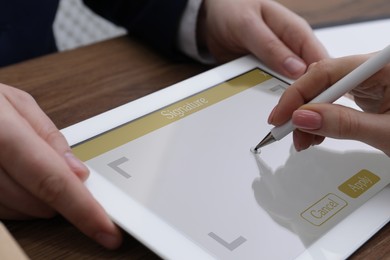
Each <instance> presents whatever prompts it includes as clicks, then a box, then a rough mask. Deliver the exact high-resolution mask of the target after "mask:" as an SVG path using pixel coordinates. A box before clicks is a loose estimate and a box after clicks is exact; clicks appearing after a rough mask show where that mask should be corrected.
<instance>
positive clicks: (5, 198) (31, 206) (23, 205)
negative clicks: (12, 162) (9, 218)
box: [0, 168, 56, 219]
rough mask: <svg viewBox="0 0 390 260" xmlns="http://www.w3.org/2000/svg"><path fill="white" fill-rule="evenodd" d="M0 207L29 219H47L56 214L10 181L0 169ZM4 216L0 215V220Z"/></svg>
mask: <svg viewBox="0 0 390 260" xmlns="http://www.w3.org/2000/svg"><path fill="white" fill-rule="evenodd" d="M0 194H1V196H0V205H1V206H3V207H6V208H7V209H9V210H13V211H15V212H18V213H19V214H21V215H23V216H28V217H29V218H33V217H34V218H49V217H52V216H54V215H55V214H56V212H55V211H54V210H53V209H52V208H51V207H49V206H48V205H46V204H44V203H43V202H42V201H41V200H38V199H37V198H35V197H34V196H32V195H31V194H30V193H29V192H27V191H26V190H25V189H24V188H22V187H21V186H20V185H19V184H17V183H16V182H15V181H14V180H12V179H11V178H10V177H9V176H8V175H7V174H6V173H5V172H4V171H3V169H1V168H0ZM3 217H4V216H3V215H1V214H0V219H1V218H3Z"/></svg>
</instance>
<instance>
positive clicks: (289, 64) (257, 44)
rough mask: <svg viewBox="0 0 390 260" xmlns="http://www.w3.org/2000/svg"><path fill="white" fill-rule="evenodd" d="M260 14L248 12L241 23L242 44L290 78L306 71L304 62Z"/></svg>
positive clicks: (272, 67)
mask: <svg viewBox="0 0 390 260" xmlns="http://www.w3.org/2000/svg"><path fill="white" fill-rule="evenodd" d="M259 12H262V11H261V10H259ZM250 15H251V16H252V17H250ZM261 15H262V14H261V13H255V12H253V13H252V14H248V17H249V18H248V19H247V20H245V22H246V23H245V24H244V25H243V27H245V31H242V35H241V39H242V44H243V45H244V46H246V48H247V49H248V50H249V51H250V52H251V53H253V54H254V55H255V56H257V57H258V58H259V59H260V60H262V61H263V62H264V63H265V64H267V65H268V66H269V67H270V68H271V69H273V70H275V71H277V72H279V73H281V74H283V75H285V76H288V77H291V78H297V77H298V76H300V75H302V74H303V73H304V72H305V71H306V67H307V65H306V63H305V62H304V61H303V60H302V59H301V58H300V57H299V55H298V54H296V53H294V52H293V51H292V50H290V49H289V48H288V46H286V45H285V44H284V43H283V42H282V40H281V39H280V38H279V37H278V36H277V35H276V34H275V33H274V32H273V31H272V29H271V28H270V27H269V26H268V24H266V23H265V21H263V20H262V17H261ZM279 15H280V14H279ZM279 15H278V16H279ZM288 15H289V14H288Z"/></svg>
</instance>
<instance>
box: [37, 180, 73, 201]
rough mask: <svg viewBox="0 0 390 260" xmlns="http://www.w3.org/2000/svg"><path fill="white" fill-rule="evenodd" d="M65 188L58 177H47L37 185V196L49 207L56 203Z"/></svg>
mask: <svg viewBox="0 0 390 260" xmlns="http://www.w3.org/2000/svg"><path fill="white" fill-rule="evenodd" d="M65 188H66V185H65V182H64V181H63V180H62V179H61V177H60V176H59V175H49V176H47V177H45V178H43V179H42V180H41V181H40V182H39V184H38V196H39V197H40V198H41V199H42V200H43V201H44V202H45V203H48V204H50V205H52V204H54V203H55V202H57V201H58V199H59V198H60V197H61V195H62V194H63V193H64V191H65Z"/></svg>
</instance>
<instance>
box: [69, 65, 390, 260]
mask: <svg viewBox="0 0 390 260" xmlns="http://www.w3.org/2000/svg"><path fill="white" fill-rule="evenodd" d="M287 87H288V84H286V83H285V82H283V81H281V80H279V79H277V78H275V77H273V76H272V75H270V74H268V73H266V72H264V71H262V70H261V69H259V68H254V69H251V70H248V71H247V72H245V73H243V74H241V75H237V76H236V77H234V78H231V79H229V80H226V81H225V82H222V83H221V84H218V85H216V86H213V87H210V88H208V89H206V90H203V91H201V92H199V93H196V94H194V95H191V96H189V97H185V98H183V99H182V100H180V101H179V102H175V103H173V104H170V105H168V106H166V107H163V108H161V109H159V110H157V111H154V112H152V113H150V114H147V115H144V116H142V117H140V118H137V119H135V120H132V121H130V122H128V123H126V124H124V125H121V126H119V127H116V128H115V129H112V130H110V131H107V132H105V133H103V134H101V135H98V136H96V137H93V138H91V139H89V140H87V141H84V142H82V143H80V144H77V145H75V146H74V147H73V151H74V153H75V154H76V156H78V157H79V158H80V159H82V160H83V161H85V162H86V164H87V165H88V166H89V167H90V168H92V169H93V170H94V171H96V172H97V173H98V174H100V175H101V176H103V177H104V178H105V179H106V180H107V181H109V182H111V183H112V184H114V185H115V186H116V187H117V188H118V189H120V190H122V191H123V192H124V193H126V194H127V195H128V196H130V197H131V198H133V199H134V200H136V201H138V202H139V203H140V204H142V205H143V206H144V207H145V208H147V209H148V210H150V211H152V212H153V213H154V214H155V215H157V216H158V217H159V218H161V219H163V220H164V221H165V222H166V223H168V224H169V225H170V226H172V227H173V228H174V229H175V230H177V231H178V232H180V233H182V234H184V236H186V237H187V238H188V239H189V240H191V241H193V242H194V243H196V244H197V245H199V246H200V247H202V248H203V249H205V250H206V251H208V252H210V254H211V255H214V256H216V257H217V258H219V259H292V258H296V257H298V256H300V255H301V254H302V253H303V252H304V251H305V250H306V249H307V248H308V247H310V246H311V245H313V244H314V243H315V242H316V241H317V240H318V239H319V238H321V237H322V236H323V235H324V234H326V233H327V232H328V231H329V230H331V229H332V228H333V227H334V226H335V225H336V224H337V223H339V222H340V221H341V220H342V219H344V218H345V217H346V216H347V215H348V214H350V213H351V212H353V211H354V210H355V209H357V208H358V207H359V206H360V205H362V204H363V203H364V202H366V201H367V200H368V199H369V198H371V197H372V196H373V195H374V194H376V193H377V192H378V191H380V190H381V189H382V188H383V187H385V186H386V185H387V184H388V183H389V174H388V169H389V166H390V164H389V160H388V157H386V156H385V155H383V154H382V153H381V152H379V151H377V150H375V149H372V148H370V147H368V146H366V145H364V144H362V143H359V142H353V141H341V140H330V139H327V140H326V141H325V142H324V143H323V144H321V145H319V146H316V147H312V148H310V149H308V150H306V151H303V152H296V151H295V150H294V148H293V145H292V138H291V136H287V137H286V138H284V139H283V140H281V141H279V142H276V143H274V144H272V145H269V146H266V147H265V148H263V149H262V151H261V153H260V154H253V153H252V152H251V151H250V149H251V148H252V147H253V146H255V145H256V144H257V143H258V142H259V141H260V139H261V138H262V137H264V136H265V135H266V134H267V133H268V132H269V130H270V126H269V125H267V123H266V122H267V117H268V115H269V113H270V112H271V110H272V108H273V107H274V106H275V105H276V104H277V102H278V100H279V98H280V95H281V94H282V93H283V91H284V90H285V89H286V88H287ZM146 105H147V104H145V106H146ZM124 205H125V203H124ZM325 253H326V249H324V254H325Z"/></svg>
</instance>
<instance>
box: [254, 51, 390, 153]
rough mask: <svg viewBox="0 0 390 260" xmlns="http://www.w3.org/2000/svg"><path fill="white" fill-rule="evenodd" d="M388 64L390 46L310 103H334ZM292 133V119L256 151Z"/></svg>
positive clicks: (276, 128) (266, 139) (278, 127)
mask: <svg viewBox="0 0 390 260" xmlns="http://www.w3.org/2000/svg"><path fill="white" fill-rule="evenodd" d="M388 63H390V45H389V46H387V47H386V48H384V49H383V50H382V51H380V52H378V53H377V54H375V55H374V56H372V57H371V58H369V59H368V60H367V61H365V62H364V63H363V64H361V65H360V66H359V67H357V68H356V69H354V70H353V71H351V72H350V73H349V74H347V75H346V76H345V77H344V78H342V79H340V80H339V81H337V82H336V83H335V84H333V85H332V86H331V87H329V88H328V89H326V90H325V91H324V92H322V93H321V94H320V95H318V96H317V97H316V98H314V99H313V100H312V101H310V102H309V103H333V102H334V101H336V100H337V99H339V98H340V97H342V96H343V95H344V94H345V93H347V92H348V91H351V90H352V89H353V88H355V87H356V86H357V85H359V84H360V83H362V82H363V81H365V80H366V79H368V78H369V77H371V76H372V75H374V74H375V73H376V72H378V71H379V70H380V69H382V68H383V67H384V66H386V65H387V64H388ZM292 131H294V126H293V124H292V121H291V119H290V121H288V122H287V123H285V124H284V125H281V126H277V127H274V128H273V129H272V130H271V132H270V133H269V134H268V135H266V137H264V139H263V140H261V141H260V143H259V144H258V145H257V146H256V147H255V148H254V150H255V151H257V150H258V149H259V148H261V147H263V146H265V145H268V144H270V143H273V142H275V141H278V140H280V139H282V138H283V137H285V136H286V135H288V134H289V133H291V132H292Z"/></svg>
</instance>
